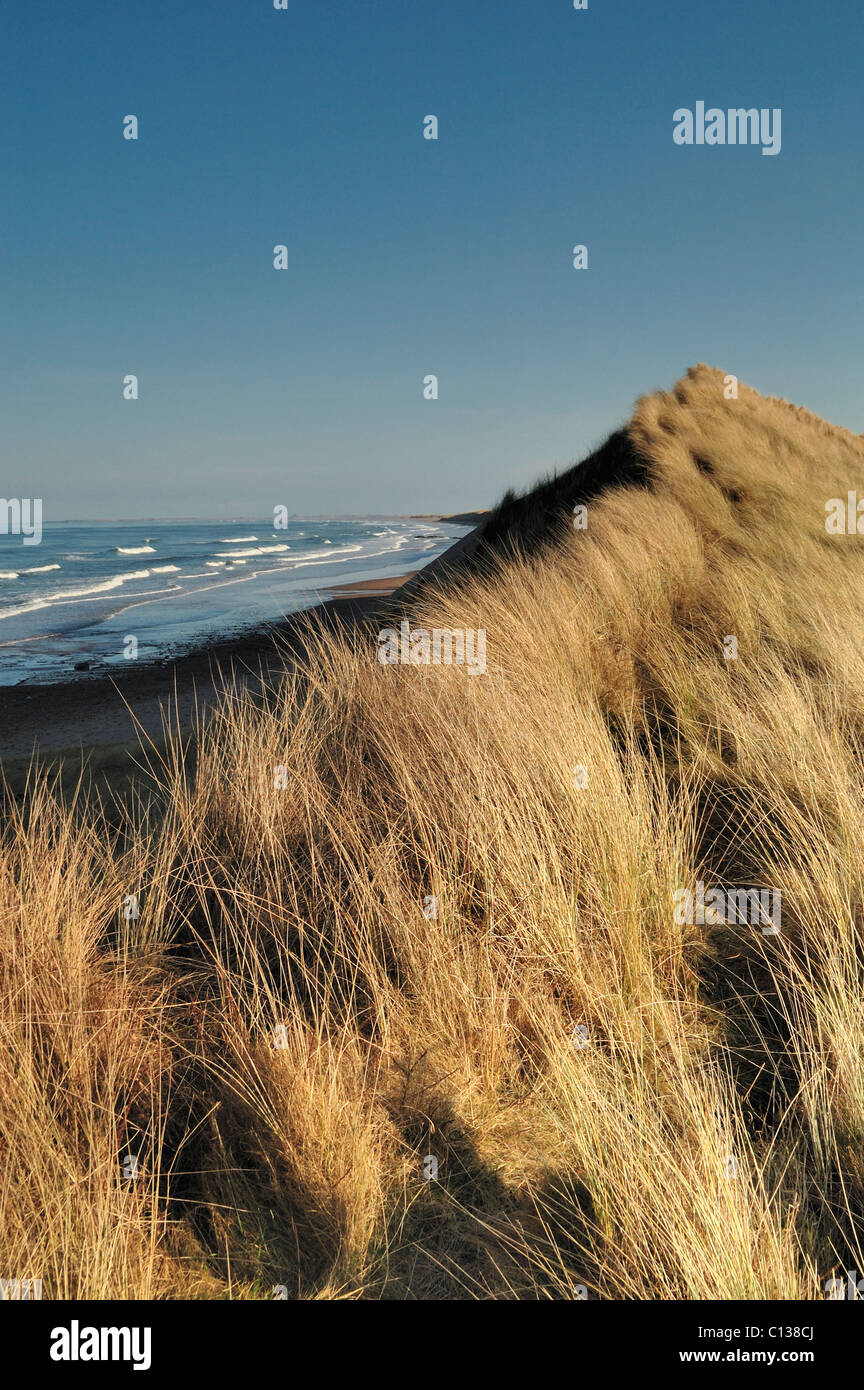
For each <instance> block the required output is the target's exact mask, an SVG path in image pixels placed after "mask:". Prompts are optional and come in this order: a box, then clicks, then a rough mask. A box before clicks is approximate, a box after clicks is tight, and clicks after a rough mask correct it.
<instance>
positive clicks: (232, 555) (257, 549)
mask: <svg viewBox="0 0 864 1390" xmlns="http://www.w3.org/2000/svg"><path fill="white" fill-rule="evenodd" d="M290 549H291V547H290V545H256V546H254V547H253V549H252V550H214V552H213V553H214V555H217V556H220V557H221V558H222V559H223V560H234V559H236V557H237V556H238V555H270V554H271V553H272V552H273V551H274V550H290Z"/></svg>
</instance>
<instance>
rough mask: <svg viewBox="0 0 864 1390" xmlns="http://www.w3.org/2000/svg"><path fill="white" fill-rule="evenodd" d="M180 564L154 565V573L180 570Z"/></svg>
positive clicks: (168, 572)
mask: <svg viewBox="0 0 864 1390" xmlns="http://www.w3.org/2000/svg"><path fill="white" fill-rule="evenodd" d="M179 568H180V566H179V565H154V566H153V573H154V574H170V573H171V571H172V570H179Z"/></svg>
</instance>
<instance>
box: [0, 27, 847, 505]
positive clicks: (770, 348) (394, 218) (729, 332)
mask: <svg viewBox="0 0 864 1390" xmlns="http://www.w3.org/2000/svg"><path fill="white" fill-rule="evenodd" d="M0 26H2V32H0V66H2V79H3V80H2V83H0V119H2V135H3V139H2V145H3V155H2V160H3V166H4V167H3V189H2V212H0V276H2V316H3V332H2V376H0V420H2V438H3V460H2V464H3V466H2V486H0V491H2V493H3V495H4V496H7V497H11V496H27V497H30V496H41V497H42V499H43V504H44V515H45V519H46V521H50V520H56V519H60V518H71V517H111V516H123V517H136V516H145V515H146V516H153V515H157V516H216V517H227V516H234V515H238V516H263V515H265V514H268V513H271V512H272V509H273V507H274V506H275V505H276V504H285V505H287V506H288V509H289V511H290V512H296V513H299V514H311V513H322V512H323V513H336V514H339V513H350V512H354V513H373V512H390V513H401V512H435V511H438V510H443V511H450V510H462V509H465V508H470V507H475V506H485V505H489V504H491V503H492V502H494V501H495V500H496V499H497V498H498V496H500V494H501V492H502V491H503V490H504V489H505V488H506V487H508V486H511V485H512V486H516V487H521V486H525V485H527V484H529V483H531V482H533V481H534V479H535V478H536V477H537V476H538V475H540V474H541V473H544V472H547V471H549V470H551V469H555V468H562V467H565V466H566V465H567V464H568V463H570V462H572V461H574V460H575V459H577V458H579V457H580V456H582V455H584V453H586V452H587V451H588V450H589V449H590V448H591V447H592V446H594V445H595V444H596V443H598V442H599V441H601V440H602V439H603V438H604V437H605V436H606V434H607V433H608V432H609V431H610V430H612V429H613V428H615V427H616V426H617V425H618V424H619V423H621V422H622V421H623V420H624V419H625V418H626V417H627V415H628V413H629V411H630V408H631V406H632V403H633V401H634V400H635V398H636V397H637V396H638V395H640V394H642V393H643V392H647V391H651V390H653V389H655V388H656V387H658V386H670V385H671V384H672V382H673V381H674V380H675V379H676V378H677V377H678V376H680V375H681V373H682V372H683V371H684V370H685V369H686V368H687V366H689V365H690V364H692V363H694V362H697V361H704V362H708V363H711V364H712V365H715V366H721V367H723V368H724V369H726V370H727V371H730V372H734V373H736V374H737V375H738V376H739V377H740V378H741V379H742V380H743V381H745V382H747V383H748V384H750V385H753V386H756V387H757V388H758V389H759V390H761V391H763V392H766V393H770V394H775V395H784V396H786V397H787V398H788V399H790V400H794V401H796V402H797V403H799V404H803V405H807V406H808V407H810V408H811V409H813V410H815V411H817V412H818V413H820V414H822V415H825V416H826V417H828V418H829V419H830V420H832V421H834V422H835V423H838V424H843V425H846V426H847V427H848V428H850V429H853V430H855V431H864V392H862V382H864V373H862V353H861V334H862V324H864V314H862V264H864V263H862V248H864V162H862V145H864V138H862V137H864V117H862V105H864V82H862V77H861V72H862V42H861V40H862V35H864V25H862V20H861V9H860V3H859V0H855V3H853V0H833V2H832V3H831V4H828V5H825V4H819V3H816V0H812V3H805V0H782V3H780V0H771V3H768V0H725V3H724V4H722V5H721V4H718V3H716V0H713V2H711V3H709V0H680V3H676V4H672V3H668V0H655V2H654V3H652V0H626V3H616V0H589V7H588V9H587V10H584V11H576V10H574V9H573V6H572V3H571V0H429V3H421V0H362V3H361V0H327V2H326V3H325V0H288V9H287V10H286V11H277V10H275V9H274V7H273V0H194V2H193V0H141V3H138V4H127V3H120V2H119V0H86V3H71V2H70V0H5V3H4V5H3V11H2V19H0ZM699 100H704V101H705V102H706V105H708V106H713V105H716V106H717V107H720V108H728V107H739V106H744V107H751V106H755V107H758V108H760V109H761V108H763V107H766V108H774V107H779V108H781V110H782V149H781V152H780V154H779V155H777V156H775V157H771V156H765V155H763V154H762V153H761V149H760V148H759V147H758V146H756V147H749V146H748V147H743V148H742V147H734V148H733V147H729V146H715V147H708V146H701V147H700V146H695V145H694V146H691V147H684V146H678V145H676V144H675V143H674V142H673V138H672V131H673V119H672V117H673V112H674V111H675V110H676V109H677V108H681V107H689V108H691V109H692V108H695V105H696V102H697V101H699ZM127 114H134V115H137V117H138V119H139V122H140V128H139V139H138V140H137V142H136V141H129V140H125V139H124V138H123V117H124V116H126V115H127ZM429 114H434V115H436V116H437V117H438V121H439V139H438V140H437V142H436V141H431V140H425V139H424V138H423V118H424V116H426V115H429ZM577 243H578V244H584V245H586V246H587V247H588V267H589V268H588V269H587V270H579V271H577V270H574V268H573V264H572V248H573V246H574V245H576V244H577ZM277 244H284V245H286V246H287V248H288V268H287V270H284V271H277V270H275V269H274V268H273V247H274V246H275V245H277ZM127 373H134V374H136V375H137V376H138V378H139V391H140V395H139V399H138V400H137V401H125V400H124V399H123V378H124V377H125V376H126V374H127ZM431 373H434V374H435V375H437V376H438V379H439V399H438V400H437V401H428V400H424V398H423V380H424V377H425V376H427V374H431Z"/></svg>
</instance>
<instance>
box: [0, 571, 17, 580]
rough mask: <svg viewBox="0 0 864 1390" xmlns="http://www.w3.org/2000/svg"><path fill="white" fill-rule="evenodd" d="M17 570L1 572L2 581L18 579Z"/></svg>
mask: <svg viewBox="0 0 864 1390" xmlns="http://www.w3.org/2000/svg"><path fill="white" fill-rule="evenodd" d="M17 578H18V571H17V570H0V579H17Z"/></svg>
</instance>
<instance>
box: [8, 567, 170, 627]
mask: <svg viewBox="0 0 864 1390" xmlns="http://www.w3.org/2000/svg"><path fill="white" fill-rule="evenodd" d="M149 574H150V571H149V570H132V571H131V573H129V574H115V575H114V577H113V579H103V580H102V582H101V583H100V584H91V586H90V588H89V589H65V590H61V591H60V592H59V593H56V594H46V595H45V596H44V598H37V599H33V600H32V602H30V603H22V604H19V605H18V607H17V608H2V609H0V619H3V618H17V617H18V616H19V615H20V614H21V613H32V612H34V611H35V609H37V608H50V607H51V605H52V604H55V603H71V602H72V600H73V599H76V598H86V599H89V598H91V597H92V596H93V595H94V594H106V593H108V591H109V590H111V589H119V588H120V586H121V585H122V584H126V583H127V582H128V581H129V580H130V579H146V578H147V577H148V575H149Z"/></svg>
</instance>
